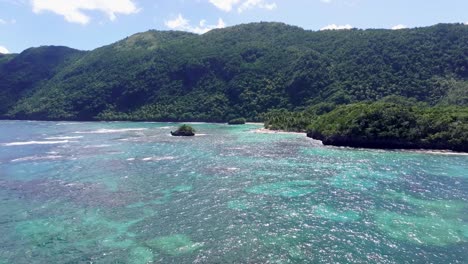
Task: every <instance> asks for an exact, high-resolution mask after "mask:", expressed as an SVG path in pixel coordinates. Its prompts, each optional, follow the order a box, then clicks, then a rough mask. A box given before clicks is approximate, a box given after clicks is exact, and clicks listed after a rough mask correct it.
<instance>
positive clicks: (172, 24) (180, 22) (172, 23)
mask: <svg viewBox="0 0 468 264" xmlns="http://www.w3.org/2000/svg"><path fill="white" fill-rule="evenodd" d="M165 24H166V27H168V28H170V29H174V30H182V31H189V32H193V33H197V34H203V33H206V32H208V31H210V30H212V29H215V28H225V27H226V23H224V21H223V20H222V19H221V18H220V19H218V24H216V25H207V24H206V20H205V19H202V20H200V22H199V23H198V26H192V25H190V21H189V20H187V19H185V18H184V17H183V16H182V14H179V15H178V16H177V17H176V18H175V19H173V20H169V21H166V22H165Z"/></svg>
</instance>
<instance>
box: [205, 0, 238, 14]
mask: <svg viewBox="0 0 468 264" xmlns="http://www.w3.org/2000/svg"><path fill="white" fill-rule="evenodd" d="M239 2H240V0H210V3H212V4H213V5H214V6H216V7H217V8H219V9H221V10H223V11H226V12H230V11H231V10H232V8H233V7H234V6H235V5H237V4H239Z"/></svg>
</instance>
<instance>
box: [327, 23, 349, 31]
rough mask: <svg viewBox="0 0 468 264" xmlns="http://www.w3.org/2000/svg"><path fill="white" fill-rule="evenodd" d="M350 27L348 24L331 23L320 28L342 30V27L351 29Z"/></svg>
mask: <svg viewBox="0 0 468 264" xmlns="http://www.w3.org/2000/svg"><path fill="white" fill-rule="evenodd" d="M352 28H353V27H352V26H351V25H350V24H346V25H336V24H331V25H328V26H326V27H323V28H321V29H320V30H344V29H352Z"/></svg>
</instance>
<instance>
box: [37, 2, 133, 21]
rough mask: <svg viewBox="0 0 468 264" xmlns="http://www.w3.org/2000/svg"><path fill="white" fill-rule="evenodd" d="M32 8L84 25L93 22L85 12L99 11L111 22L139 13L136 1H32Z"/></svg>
mask: <svg viewBox="0 0 468 264" xmlns="http://www.w3.org/2000/svg"><path fill="white" fill-rule="evenodd" d="M32 6H33V11H34V13H37V14H38V13H41V12H44V11H50V12H53V13H55V14H58V15H61V16H63V17H64V18H65V20H66V21H68V22H72V23H79V24H83V25H85V24H88V23H89V21H90V20H91V18H90V17H89V16H88V15H86V14H85V13H84V12H83V11H99V12H102V13H104V14H106V15H107V16H108V17H109V19H110V20H115V19H116V17H117V14H123V15H129V14H134V13H137V12H138V11H139V9H138V8H137V7H136V5H135V4H134V0H68V1H57V0H32Z"/></svg>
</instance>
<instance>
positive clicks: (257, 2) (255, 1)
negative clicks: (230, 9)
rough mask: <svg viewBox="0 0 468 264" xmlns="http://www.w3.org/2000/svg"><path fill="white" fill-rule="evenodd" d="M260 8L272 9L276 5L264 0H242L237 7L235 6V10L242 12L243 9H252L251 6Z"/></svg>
mask: <svg viewBox="0 0 468 264" xmlns="http://www.w3.org/2000/svg"><path fill="white" fill-rule="evenodd" d="M256 7H257V8H261V9H267V10H273V9H276V8H277V7H278V6H277V5H276V3H267V2H265V0H247V1H245V2H243V3H242V4H241V5H240V6H239V8H237V11H238V12H239V13H242V12H244V11H245V10H248V9H252V8H256Z"/></svg>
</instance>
